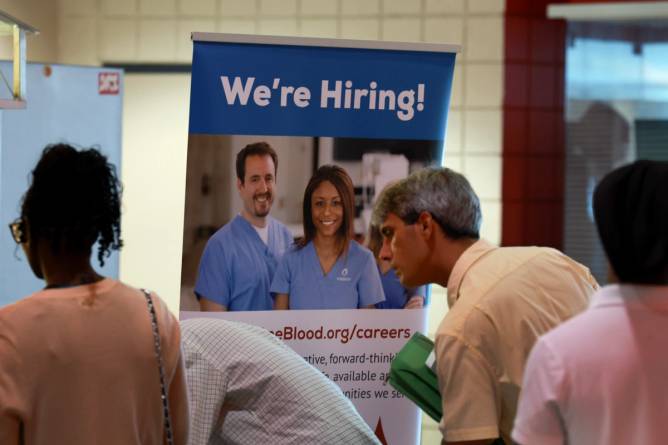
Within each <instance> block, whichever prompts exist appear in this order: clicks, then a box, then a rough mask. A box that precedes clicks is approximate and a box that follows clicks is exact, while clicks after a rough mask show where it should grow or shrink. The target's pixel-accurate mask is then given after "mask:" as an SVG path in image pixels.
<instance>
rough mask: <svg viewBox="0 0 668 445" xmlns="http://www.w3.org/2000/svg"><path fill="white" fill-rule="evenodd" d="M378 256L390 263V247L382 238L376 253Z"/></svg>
mask: <svg viewBox="0 0 668 445" xmlns="http://www.w3.org/2000/svg"><path fill="white" fill-rule="evenodd" d="M378 256H379V257H380V259H381V260H385V261H392V247H391V246H390V242H389V241H388V240H387V239H386V238H383V244H382V245H381V246H380V252H378Z"/></svg>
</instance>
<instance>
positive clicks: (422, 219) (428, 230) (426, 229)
mask: <svg viewBox="0 0 668 445" xmlns="http://www.w3.org/2000/svg"><path fill="white" fill-rule="evenodd" d="M415 224H416V226H417V230H418V233H419V234H420V236H421V237H422V238H423V239H425V240H427V239H429V238H431V236H432V234H433V233H434V229H435V227H434V224H436V221H434V218H432V216H431V213H429V212H425V211H423V212H420V216H418V220H417V222H416V223H415Z"/></svg>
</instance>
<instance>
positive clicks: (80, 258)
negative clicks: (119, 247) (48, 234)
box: [40, 251, 104, 288]
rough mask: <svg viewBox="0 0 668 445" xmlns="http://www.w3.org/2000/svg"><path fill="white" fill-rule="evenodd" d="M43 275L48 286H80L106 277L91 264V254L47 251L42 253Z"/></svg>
mask: <svg viewBox="0 0 668 445" xmlns="http://www.w3.org/2000/svg"><path fill="white" fill-rule="evenodd" d="M40 259H41V269H42V276H43V278H44V281H45V282H46V287H47V288H57V287H71V286H80V285H82V284H90V283H95V282H97V281H100V280H102V279H103V278H104V277H103V276H102V275H100V274H98V273H97V272H96V271H95V269H93V266H91V264H90V254H71V253H65V252H59V253H58V254H54V253H53V252H50V251H47V252H43V253H42V255H40Z"/></svg>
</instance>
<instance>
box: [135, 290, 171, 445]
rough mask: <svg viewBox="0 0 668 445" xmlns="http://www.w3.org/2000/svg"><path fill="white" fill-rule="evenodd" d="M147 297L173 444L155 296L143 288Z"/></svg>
mask: <svg viewBox="0 0 668 445" xmlns="http://www.w3.org/2000/svg"><path fill="white" fill-rule="evenodd" d="M141 291H142V292H143V293H144V297H146V304H147V305H148V312H149V314H150V315H151V327H152V328H153V344H154V345H155V358H156V360H157V361H158V372H159V374H160V392H161V394H160V398H161V400H162V412H163V418H164V422H165V436H166V438H167V444H168V445H173V444H174V439H173V436H172V418H171V417H170V415H169V399H168V398H167V387H166V386H165V367H164V365H163V360H162V348H161V347H160V331H159V329H158V317H157V316H156V315H155V307H154V305H153V298H151V293H150V292H149V291H147V290H146V289H142V290H141Z"/></svg>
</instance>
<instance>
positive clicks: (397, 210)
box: [373, 168, 598, 444]
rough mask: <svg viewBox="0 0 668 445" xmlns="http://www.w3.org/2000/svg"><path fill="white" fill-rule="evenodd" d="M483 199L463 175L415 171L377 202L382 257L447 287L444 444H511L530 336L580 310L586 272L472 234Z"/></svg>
mask: <svg viewBox="0 0 668 445" xmlns="http://www.w3.org/2000/svg"><path fill="white" fill-rule="evenodd" d="M481 219H482V217H481V213H480V202H479V200H478V197H477V196H476V194H475V192H474V191H473V189H472V188H471V185H470V184H469V182H468V181H467V180H466V178H464V176H462V175H460V174H458V173H456V172H454V171H452V170H450V169H447V168H429V169H424V170H421V171H418V172H416V173H414V174H412V175H411V176H409V177H408V178H406V179H404V180H402V181H400V182H398V183H396V184H394V185H392V186H391V187H389V188H388V189H386V190H385V191H384V192H383V193H382V194H381V196H380V197H379V199H378V202H377V204H376V207H375V209H374V214H373V220H374V223H375V224H377V225H378V226H380V227H381V232H382V233H383V247H382V249H381V253H380V256H381V257H383V258H386V259H389V260H390V261H391V263H392V267H394V268H395V270H396V272H397V275H398V276H399V277H400V279H401V283H402V284H403V285H404V286H411V287H414V286H419V285H422V284H425V283H437V284H440V285H441V286H444V287H447V289H448V305H449V307H450V310H449V312H448V313H447V315H446V316H445V317H444V318H443V321H442V322H441V325H440V326H439V328H438V331H437V334H436V347H435V349H436V357H437V358H436V361H437V372H438V380H439V386H440V390H441V396H442V398H443V413H444V414H443V418H442V419H441V423H440V428H441V432H442V434H443V443H446V444H453V443H465V444H488V443H491V442H492V441H494V440H495V439H496V438H498V437H501V438H502V439H503V440H504V441H505V442H506V443H507V444H510V443H511V441H510V432H511V430H512V426H513V420H514V418H515V413H516V410H517V399H518V395H519V392H520V389H521V384H522V375H523V370H524V365H525V363H526V360H527V356H528V354H529V351H530V350H531V347H532V346H533V344H534V343H535V341H536V339H537V338H538V337H539V336H540V335H542V334H543V333H545V332H547V331H548V330H550V329H551V328H553V327H554V326H556V325H558V324H559V323H561V322H562V321H565V320H566V319H568V318H570V317H572V316H573V315H575V314H577V313H579V312H581V311H582V310H584V309H585V308H586V307H587V303H588V300H589V296H590V295H591V294H592V293H593V292H594V290H595V289H596V288H597V287H598V285H597V284H596V281H595V280H594V279H593V278H592V276H591V274H590V273H589V271H588V270H587V269H586V268H585V267H583V266H582V265H580V264H578V263H577V262H575V261H573V260H571V259H570V258H568V257H567V256H565V255H563V254H562V253H560V252H558V251H557V250H554V249H549V248H541V247H504V248H499V247H497V246H494V245H492V244H490V243H488V242H487V241H484V240H481V239H480V236H479V230H480V223H481Z"/></svg>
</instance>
